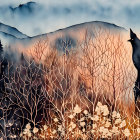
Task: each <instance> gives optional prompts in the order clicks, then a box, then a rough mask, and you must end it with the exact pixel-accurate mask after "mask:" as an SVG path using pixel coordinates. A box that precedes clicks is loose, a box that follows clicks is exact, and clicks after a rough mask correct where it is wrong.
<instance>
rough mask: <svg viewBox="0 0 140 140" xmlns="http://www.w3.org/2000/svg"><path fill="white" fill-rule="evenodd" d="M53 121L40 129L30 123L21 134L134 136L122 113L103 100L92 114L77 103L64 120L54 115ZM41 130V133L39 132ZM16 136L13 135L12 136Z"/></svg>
mask: <svg viewBox="0 0 140 140" xmlns="http://www.w3.org/2000/svg"><path fill="white" fill-rule="evenodd" d="M52 122H53V123H52V125H47V124H45V125H43V126H42V127H41V128H40V129H38V128H37V127H34V128H31V125H30V123H28V124H27V125H26V127H25V129H24V131H23V133H21V136H22V137H23V138H27V137H29V138H34V139H35V138H37V136H38V137H39V138H40V139H46V138H47V139H50V138H52V139H55V138H58V137H61V138H62V139H63V138H64V136H65V137H66V136H71V138H70V139H73V138H76V137H77V138H81V139H88V136H94V137H95V139H96V138H97V139H99V138H107V139H108V138H109V139H112V138H114V136H115V137H116V136H123V137H124V138H126V137H128V138H129V137H130V138H131V136H132V134H131V131H130V128H128V123H127V122H126V120H124V119H123V118H122V116H121V114H120V113H119V112H117V111H113V112H111V111H109V108H108V106H107V105H103V104H102V103H101V102H98V103H97V106H96V108H95V110H94V112H93V113H92V114H91V113H90V112H89V111H88V110H86V109H85V110H82V109H81V107H80V106H79V105H78V104H76V105H75V107H74V108H73V109H72V110H70V114H69V115H68V116H67V117H66V118H64V120H61V119H60V118H58V117H54V118H53V121H52ZM39 130H40V133H38V132H39ZM136 132H137V133H138V134H140V128H137V129H136ZM25 136H26V137H25ZM35 136H36V137H35ZM14 137H15V136H11V138H14Z"/></svg>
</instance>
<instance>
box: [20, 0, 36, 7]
mask: <svg viewBox="0 0 140 140" xmlns="http://www.w3.org/2000/svg"><path fill="white" fill-rule="evenodd" d="M33 4H36V2H33V1H30V2H27V3H24V4H20V5H19V7H21V6H24V5H33Z"/></svg>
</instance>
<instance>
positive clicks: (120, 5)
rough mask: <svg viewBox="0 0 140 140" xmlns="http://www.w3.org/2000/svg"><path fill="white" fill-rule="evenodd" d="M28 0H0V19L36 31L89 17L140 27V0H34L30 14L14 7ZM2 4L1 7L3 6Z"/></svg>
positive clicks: (58, 27)
mask: <svg viewBox="0 0 140 140" xmlns="http://www.w3.org/2000/svg"><path fill="white" fill-rule="evenodd" d="M26 2H29V0H0V22H3V23H5V24H8V25H11V26H15V27H16V28H18V29H19V30H20V31H22V32H23V33H25V34H27V35H30V36H32V35H37V34H40V33H47V32H51V31H55V30H57V29H60V28H65V27H67V26H70V25H74V24H79V23H82V22H88V21H95V20H99V21H105V22H111V23H114V24H117V25H119V26H123V27H125V28H126V29H129V28H132V29H133V30H135V31H137V32H138V31H140V0H124V1H123V0H34V2H37V4H36V6H35V9H34V10H35V11H33V12H32V13H31V14H29V13H28V12H25V11H20V10H17V12H14V13H13V12H12V11H11V10H10V8H9V7H8V6H11V7H13V8H14V7H17V6H18V5H19V4H23V3H26ZM2 7H3V8H2Z"/></svg>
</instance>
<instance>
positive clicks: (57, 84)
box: [0, 30, 140, 139]
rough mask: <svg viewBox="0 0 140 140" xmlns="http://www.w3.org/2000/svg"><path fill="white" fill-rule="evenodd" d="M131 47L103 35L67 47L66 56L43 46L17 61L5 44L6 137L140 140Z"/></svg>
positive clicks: (0, 109)
mask: <svg viewBox="0 0 140 140" xmlns="http://www.w3.org/2000/svg"><path fill="white" fill-rule="evenodd" d="M103 32H104V34H103ZM99 33H100V34H99ZM65 43H66V42H65ZM125 47H126V46H125V44H124V42H123V40H121V36H119V35H116V36H114V35H112V34H110V33H109V32H107V31H102V30H100V32H96V37H95V38H94V39H93V38H91V37H90V36H88V35H85V39H84V40H83V42H82V43H81V44H79V47H78V46H77V48H71V50H69V46H68V44H67V43H66V44H65V47H63V49H64V48H65V50H66V51H64V53H60V52H59V51H58V50H57V49H56V48H50V47H49V46H48V43H46V41H39V42H37V43H36V44H35V46H34V47H32V48H30V49H29V50H26V51H25V52H23V53H21V55H20V58H19V60H16V61H15V60H14V59H12V55H13V54H15V52H10V53H7V52H6V51H5V52H4V51H3V48H2V45H1V46H0V68H1V69H0V70H1V73H0V138H1V139H7V138H9V139H10V138H11V139H21V138H22V139H99V138H107V139H126V138H130V139H138V138H139V136H140V126H139V125H140V124H139V121H140V120H139V116H138V114H139V112H137V113H136V112H135V110H134V104H133V103H134V101H133V98H132V97H131V96H130V94H131V92H132V91H133V88H132V85H133V84H134V81H135V77H136V73H135V70H134V67H133V66H132V63H131V62H129V61H128V60H127V58H128V57H129V56H130V55H131V52H127V49H126V48H125ZM27 52H28V53H27ZM65 52H66V53H65ZM18 53H19V52H18ZM126 53H128V56H126ZM9 58H11V59H9ZM128 77H129V78H128ZM127 99H128V100H127ZM125 100H127V101H125ZM127 103H128V104H129V106H128V104H127ZM129 110H131V111H129Z"/></svg>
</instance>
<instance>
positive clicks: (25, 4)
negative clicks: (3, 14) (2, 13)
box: [10, 1, 37, 9]
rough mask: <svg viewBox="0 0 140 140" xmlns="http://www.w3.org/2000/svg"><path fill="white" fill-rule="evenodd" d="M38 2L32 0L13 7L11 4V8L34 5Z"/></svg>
mask: <svg viewBox="0 0 140 140" xmlns="http://www.w3.org/2000/svg"><path fill="white" fill-rule="evenodd" d="M36 4H37V3H36V2H33V1H30V2H27V3H23V4H20V5H18V6H16V7H11V6H10V8H12V9H17V8H22V7H30V6H34V5H36Z"/></svg>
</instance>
